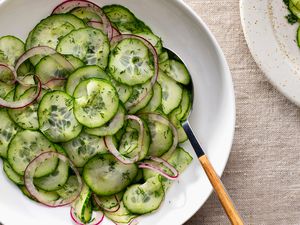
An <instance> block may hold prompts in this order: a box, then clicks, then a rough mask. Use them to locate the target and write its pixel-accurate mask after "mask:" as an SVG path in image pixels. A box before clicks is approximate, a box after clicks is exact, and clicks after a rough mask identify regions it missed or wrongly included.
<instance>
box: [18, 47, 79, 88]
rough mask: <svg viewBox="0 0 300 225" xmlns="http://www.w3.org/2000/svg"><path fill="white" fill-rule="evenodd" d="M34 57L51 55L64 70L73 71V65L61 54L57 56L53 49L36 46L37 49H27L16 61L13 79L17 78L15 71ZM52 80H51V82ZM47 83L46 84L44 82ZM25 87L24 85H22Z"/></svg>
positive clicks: (20, 81)
mask: <svg viewBox="0 0 300 225" xmlns="http://www.w3.org/2000/svg"><path fill="white" fill-rule="evenodd" d="M36 55H44V56H46V55H51V56H52V57H53V58H54V59H55V61H57V62H59V63H60V64H61V65H62V66H63V67H64V68H66V69H67V70H69V71H72V70H74V67H73V65H72V64H71V63H70V62H69V61H68V60H67V59H66V58H65V57H64V56H63V55H61V54H59V53H58V52H56V50H55V49H53V48H50V47H48V46H38V47H33V48H31V49H29V50H28V51H26V52H25V53H23V55H21V56H20V58H19V59H18V61H17V63H16V66H15V77H16V78H17V74H16V71H18V69H19V67H20V66H21V65H22V64H23V63H24V62H25V61H26V60H28V59H30V58H31V57H33V56H36ZM52 79H54V78H51V80H52ZM18 82H19V83H21V84H23V83H22V80H19V79H18ZM46 83H47V82H46ZM24 85H26V84H24Z"/></svg>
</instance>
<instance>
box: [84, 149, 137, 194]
mask: <svg viewBox="0 0 300 225" xmlns="http://www.w3.org/2000/svg"><path fill="white" fill-rule="evenodd" d="M137 170H138V169H137V166H136V165H135V164H129V165H125V164H123V163H121V162H120V161H118V160H117V159H116V158H115V157H114V156H113V155H111V154H103V155H97V156H95V157H94V158H92V159H91V160H90V161H88V162H87V164H86V165H85V166H84V169H83V179H84V180H85V182H86V183H87V185H88V186H89V187H90V188H91V189H92V191H93V192H95V193H96V194H97V195H104V196H108V195H113V194H116V193H118V192H120V191H122V190H123V189H124V188H125V187H127V186H128V185H129V184H130V183H131V181H132V180H133V179H134V177H135V176H136V174H137Z"/></svg>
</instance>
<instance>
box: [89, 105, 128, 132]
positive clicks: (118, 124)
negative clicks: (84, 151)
mask: <svg viewBox="0 0 300 225" xmlns="http://www.w3.org/2000/svg"><path fill="white" fill-rule="evenodd" d="M124 120H125V109H124V107H123V106H122V105H121V104H119V108H118V111H117V113H116V115H115V116H114V118H112V120H111V121H110V122H108V123H107V124H106V125H104V126H101V127H98V128H85V132H86V133H88V134H92V135H96V136H112V135H114V134H116V133H117V132H118V131H119V130H120V129H121V128H122V127H123V125H124Z"/></svg>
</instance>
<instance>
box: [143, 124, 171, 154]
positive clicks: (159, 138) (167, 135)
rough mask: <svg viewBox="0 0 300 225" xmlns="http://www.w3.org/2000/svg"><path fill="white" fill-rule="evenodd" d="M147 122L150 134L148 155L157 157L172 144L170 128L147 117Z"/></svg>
mask: <svg viewBox="0 0 300 225" xmlns="http://www.w3.org/2000/svg"><path fill="white" fill-rule="evenodd" d="M147 124H148V127H149V130H150V134H151V144H150V147H149V153H148V155H151V156H157V157H159V156H161V155H163V154H164V153H165V152H167V151H168V150H169V149H170V148H171V146H172V144H173V135H172V130H171V129H170V127H169V126H167V125H164V124H162V123H159V122H157V121H151V120H149V119H148V123H147Z"/></svg>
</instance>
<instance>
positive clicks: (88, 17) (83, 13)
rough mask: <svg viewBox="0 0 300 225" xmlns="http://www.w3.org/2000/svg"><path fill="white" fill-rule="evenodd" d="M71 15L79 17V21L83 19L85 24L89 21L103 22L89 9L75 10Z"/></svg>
mask: <svg viewBox="0 0 300 225" xmlns="http://www.w3.org/2000/svg"><path fill="white" fill-rule="evenodd" d="M70 13H71V14H73V15H74V16H77V17H78V18H79V19H82V20H83V21H84V22H85V23H87V22H89V21H101V18H100V16H98V15H97V14H96V13H95V12H93V11H92V10H91V9H90V8H87V7H78V8H75V9H73V10H71V12H70Z"/></svg>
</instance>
